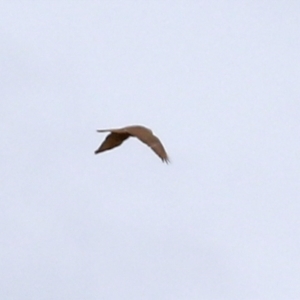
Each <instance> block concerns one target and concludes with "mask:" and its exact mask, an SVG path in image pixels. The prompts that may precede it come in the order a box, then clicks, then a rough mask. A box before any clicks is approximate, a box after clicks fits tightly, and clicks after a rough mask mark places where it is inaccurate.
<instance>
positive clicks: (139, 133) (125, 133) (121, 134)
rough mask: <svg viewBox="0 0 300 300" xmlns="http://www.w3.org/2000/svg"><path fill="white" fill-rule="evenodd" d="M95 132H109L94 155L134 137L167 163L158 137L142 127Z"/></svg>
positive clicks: (166, 155)
mask: <svg viewBox="0 0 300 300" xmlns="http://www.w3.org/2000/svg"><path fill="white" fill-rule="evenodd" d="M97 132H110V134H109V135H107V136H106V138H105V140H104V141H103V143H102V144H101V145H100V147H99V148H98V149H97V150H96V151H95V154H98V153H101V152H104V151H107V150H110V149H113V148H115V147H118V146H120V145H121V144H122V143H123V142H124V141H125V140H126V139H128V138H129V137H136V138H138V139H139V140H140V141H141V142H143V143H145V144H146V145H147V146H149V147H150V148H151V149H152V150H153V151H154V152H155V153H156V154H157V155H158V156H159V157H160V158H161V160H162V161H163V162H166V163H169V162H170V160H169V157H168V154H167V152H166V150H165V148H164V146H163V145H162V143H161V141H160V140H159V138H158V137H156V136H155V135H154V134H153V133H152V131H151V130H150V129H149V128H147V127H144V126H140V125H134V126H127V127H123V128H116V129H99V130H97Z"/></svg>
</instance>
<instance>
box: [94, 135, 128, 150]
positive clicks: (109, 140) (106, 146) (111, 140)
mask: <svg viewBox="0 0 300 300" xmlns="http://www.w3.org/2000/svg"><path fill="white" fill-rule="evenodd" d="M103 132H104V131H103ZM128 138H129V134H128V133H121V134H120V133H115V132H112V133H110V134H109V135H108V136H107V137H106V138H105V140H104V141H103V143H102V144H101V145H100V147H99V148H98V149H97V150H96V151H95V154H98V153H100V152H103V151H106V150H110V149H113V148H115V147H118V146H120V145H121V144H122V143H123V142H124V141H125V140H126V139H128Z"/></svg>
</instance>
